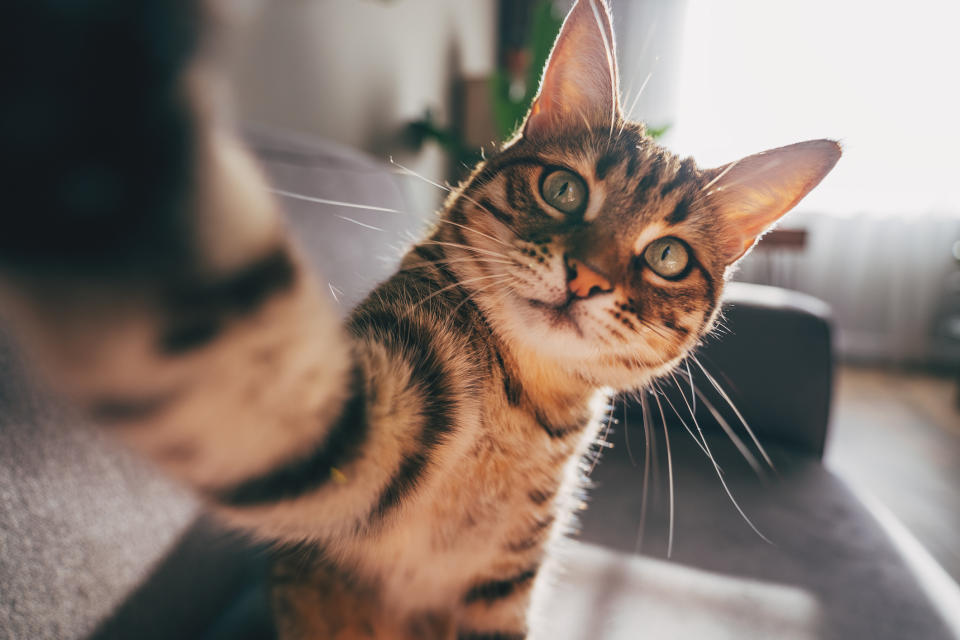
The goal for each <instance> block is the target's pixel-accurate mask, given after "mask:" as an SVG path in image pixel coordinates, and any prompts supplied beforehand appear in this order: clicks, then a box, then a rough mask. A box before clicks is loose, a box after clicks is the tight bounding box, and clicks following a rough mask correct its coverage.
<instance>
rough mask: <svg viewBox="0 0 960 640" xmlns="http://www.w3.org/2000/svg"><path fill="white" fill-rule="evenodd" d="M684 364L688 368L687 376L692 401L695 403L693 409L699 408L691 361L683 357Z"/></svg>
mask: <svg viewBox="0 0 960 640" xmlns="http://www.w3.org/2000/svg"><path fill="white" fill-rule="evenodd" d="M683 364H684V366H685V367H686V368H687V378H688V379H689V380H690V403H691V404H692V405H693V411H694V412H696V410H697V388H696V386H694V384H693V374H692V373H690V361H689V360H688V359H686V358H684V359H683Z"/></svg>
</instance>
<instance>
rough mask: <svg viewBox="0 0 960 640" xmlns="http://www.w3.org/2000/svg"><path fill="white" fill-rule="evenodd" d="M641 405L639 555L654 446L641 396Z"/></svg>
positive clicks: (637, 545) (643, 531)
mask: <svg viewBox="0 0 960 640" xmlns="http://www.w3.org/2000/svg"><path fill="white" fill-rule="evenodd" d="M640 398H641V400H640V405H641V407H642V408H643V439H644V443H645V449H644V453H643V495H642V497H641V499H640V531H639V532H638V533H637V544H636V547H635V552H636V553H639V552H640V549H641V547H642V546H643V536H644V534H645V533H646V529H647V497H648V488H649V484H650V456H651V455H652V446H651V442H650V424H649V421H648V418H649V412H648V411H647V407H646V399H645V398H644V396H642V395H641V396H640Z"/></svg>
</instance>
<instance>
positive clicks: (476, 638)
mask: <svg viewBox="0 0 960 640" xmlns="http://www.w3.org/2000/svg"><path fill="white" fill-rule="evenodd" d="M537 573H538V569H537V567H535V566H532V567H527V568H521V569H517V570H513V571H506V572H503V575H502V576H500V577H497V578H493V579H491V580H485V581H481V582H478V583H476V584H474V585H473V586H472V587H471V588H470V589H469V590H468V591H467V593H466V595H465V596H464V598H463V610H462V613H461V615H460V617H459V619H458V629H457V640H524V639H525V638H527V637H528V636H527V634H528V624H529V623H528V619H527V618H528V612H529V609H530V599H531V593H532V590H533V584H534V581H535V580H536V578H537Z"/></svg>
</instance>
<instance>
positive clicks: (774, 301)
mask: <svg viewBox="0 0 960 640" xmlns="http://www.w3.org/2000/svg"><path fill="white" fill-rule="evenodd" d="M696 357H697V359H698V360H699V361H700V362H701V363H702V364H703V366H704V367H705V368H706V369H707V371H709V372H710V374H711V375H712V376H713V378H715V379H716V381H717V382H718V383H719V384H720V386H721V387H722V388H723V389H724V391H725V392H726V393H727V394H728V396H729V397H730V399H731V400H732V401H733V403H734V404H735V405H736V407H737V408H738V409H739V410H740V412H741V413H742V414H743V416H744V418H746V420H747V423H748V424H749V425H750V427H751V428H752V429H753V430H754V431H755V432H756V433H757V435H758V436H759V437H760V438H761V440H772V441H778V442H781V443H784V444H787V445H790V446H791V447H793V448H796V449H800V450H802V451H803V452H805V453H809V454H813V455H815V456H817V457H822V456H823V450H824V444H825V441H826V436H827V424H828V420H829V412H830V397H831V388H832V383H833V354H832V350H831V331H830V310H829V307H828V306H827V305H826V303H824V302H822V301H820V300H818V299H816V298H813V297H811V296H808V295H806V294H803V293H799V292H796V291H789V290H787V289H780V288H778V287H768V286H762V285H755V284H746V283H730V284H729V285H728V287H727V293H726V295H725V296H724V306H723V315H722V319H721V326H720V327H719V328H718V330H717V331H715V332H714V334H713V335H712V336H710V337H709V338H707V340H705V343H704V344H703V345H702V346H701V347H700V348H699V349H698V350H697V352H696ZM691 367H692V368H691V372H692V373H693V377H694V380H695V383H696V386H697V388H698V390H699V391H700V392H701V393H702V394H703V395H704V396H705V397H706V399H707V400H708V401H709V402H710V404H712V405H713V406H714V407H715V408H716V409H717V410H718V411H720V412H721V413H722V415H724V416H725V417H726V418H727V420H728V422H729V423H730V424H731V425H732V426H734V427H735V426H736V425H737V423H738V422H739V420H738V418H737V417H736V415H735V414H734V413H733V412H732V411H731V410H730V408H729V407H728V406H727V403H726V400H725V399H724V398H723V397H722V396H721V395H720V394H719V393H718V392H717V391H716V390H715V389H714V388H713V385H712V384H710V382H709V381H708V380H707V379H706V376H705V375H704V373H703V372H702V371H699V370H697V368H696V366H695V365H691ZM687 396H688V397H689V391H688V392H687ZM681 402H682V399H681ZM705 405H706V403H705V402H700V403H699V405H698V406H697V408H696V410H697V415H698V420H700V422H701V424H714V423H715V422H716V420H715V418H713V417H712V416H711V414H710V412H709V410H708V407H707V406H705ZM681 406H683V405H681ZM678 408H679V407H678ZM684 408H685V407H684ZM701 416H702V417H701ZM704 421H705V422H704Z"/></svg>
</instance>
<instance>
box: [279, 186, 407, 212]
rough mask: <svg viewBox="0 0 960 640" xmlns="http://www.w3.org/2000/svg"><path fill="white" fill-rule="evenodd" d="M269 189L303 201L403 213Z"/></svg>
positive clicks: (387, 208)
mask: <svg viewBox="0 0 960 640" xmlns="http://www.w3.org/2000/svg"><path fill="white" fill-rule="evenodd" d="M270 191H271V192H273V193H275V194H277V195H278V196H283V197H284V198H291V199H293V200H303V201H304V202H313V203H315V204H329V205H331V206H335V207H347V208H350V209H364V210H366V211H381V212H383V213H403V212H402V211H400V210H399V209H390V208H389V207H377V206H373V205H369V204H358V203H356V202H341V201H340V200H328V199H326V198H317V197H314V196H307V195H304V194H302V193H294V192H292V191H284V190H282V189H270Z"/></svg>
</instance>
